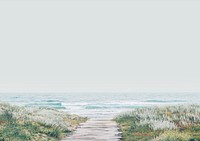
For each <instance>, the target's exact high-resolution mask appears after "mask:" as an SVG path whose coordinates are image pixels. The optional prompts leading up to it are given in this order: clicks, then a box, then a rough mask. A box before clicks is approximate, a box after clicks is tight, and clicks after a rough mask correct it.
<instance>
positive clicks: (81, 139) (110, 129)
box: [62, 119, 121, 141]
mask: <svg viewBox="0 0 200 141" xmlns="http://www.w3.org/2000/svg"><path fill="white" fill-rule="evenodd" d="M120 139H121V132H119V128H118V125H117V123H116V122H115V121H112V120H109V119H103V120H100V119H90V120H88V121H87V122H85V123H81V124H80V125H79V127H78V128H77V130H76V131H75V132H74V133H73V134H72V135H71V136H69V137H67V138H66V139H64V140H62V141H120Z"/></svg>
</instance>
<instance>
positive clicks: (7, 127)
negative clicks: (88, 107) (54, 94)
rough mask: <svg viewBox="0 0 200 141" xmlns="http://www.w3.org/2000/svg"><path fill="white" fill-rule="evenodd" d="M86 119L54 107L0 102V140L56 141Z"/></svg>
mask: <svg viewBox="0 0 200 141" xmlns="http://www.w3.org/2000/svg"><path fill="white" fill-rule="evenodd" d="M86 120H87V119H86V118H82V117H79V116H77V115H69V114H67V113H65V112H61V111H58V110H55V109H47V108H25V107H16V106H15V107H14V106H11V105H8V104H0V141H58V140H60V139H62V138H64V137H65V136H67V135H68V134H70V133H71V132H72V131H74V130H75V128H76V127H77V125H78V124H79V123H81V122H84V121H86Z"/></svg>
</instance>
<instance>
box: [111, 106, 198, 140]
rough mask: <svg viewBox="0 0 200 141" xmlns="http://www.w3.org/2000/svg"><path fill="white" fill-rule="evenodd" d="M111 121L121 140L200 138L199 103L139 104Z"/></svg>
mask: <svg viewBox="0 0 200 141" xmlns="http://www.w3.org/2000/svg"><path fill="white" fill-rule="evenodd" d="M115 121H116V122H117V123H118V124H119V126H120V130H121V131H122V140H123V141H200V105H177V106H160V107H149V108H139V109H136V110H135V111H132V112H127V113H124V114H121V115H119V116H117V117H116V118H115Z"/></svg>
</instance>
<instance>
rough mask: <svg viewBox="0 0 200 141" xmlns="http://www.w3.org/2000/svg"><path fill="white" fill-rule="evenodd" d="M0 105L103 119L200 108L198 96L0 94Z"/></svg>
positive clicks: (171, 94) (185, 94)
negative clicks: (164, 108) (146, 110)
mask: <svg viewBox="0 0 200 141" xmlns="http://www.w3.org/2000/svg"><path fill="white" fill-rule="evenodd" d="M0 102H6V103H10V104H12V105H23V106H28V107H50V108H55V109H59V110H62V111H66V112H69V113H71V114H78V115H81V116H86V117H89V118H100V119H103V118H113V117H114V116H116V115H118V114H120V113H123V112H126V111H131V110H134V109H135V108H141V107H148V106H159V105H175V104H200V93H188V92H187V93H158V92H157V93H0Z"/></svg>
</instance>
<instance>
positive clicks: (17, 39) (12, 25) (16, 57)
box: [0, 0, 200, 92]
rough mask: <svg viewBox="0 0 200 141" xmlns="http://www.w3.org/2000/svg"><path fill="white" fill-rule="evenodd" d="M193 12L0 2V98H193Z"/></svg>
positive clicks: (194, 6) (156, 5) (117, 1)
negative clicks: (160, 94)
mask: <svg viewBox="0 0 200 141" xmlns="http://www.w3.org/2000/svg"><path fill="white" fill-rule="evenodd" d="M199 7H200V2H198V1H195V0H182V1H181V0H173V1H172V0H168V1H167V0H148V1H146V0H132V1H131V0H87V1H86V0H81V1H79V0H74V1H72V0H65V1H64V0H40V1H39V0H26V1H25V0H1V1H0V92H5V91H6V92H26V91H29V92H33V91H38V92H41V91H42V92H53V91H60V92H66V91H71V92H76V91H79V92H82V91H94V92H98V91H101V92H102V91H103V92H104V91H105V92H108V91H112V92H119V91H120V92H132V91H200V65H199V61H200V55H199V53H200V40H199V39H200V26H199V25H200V18H199V13H200V8H199Z"/></svg>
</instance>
